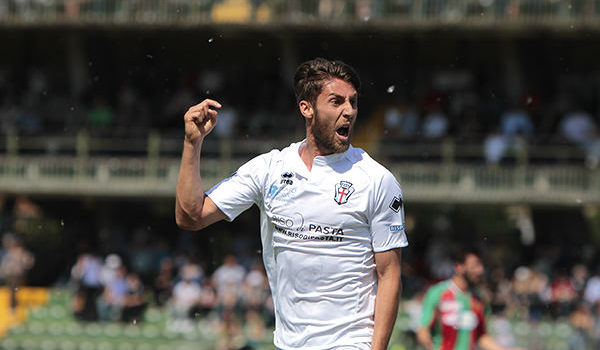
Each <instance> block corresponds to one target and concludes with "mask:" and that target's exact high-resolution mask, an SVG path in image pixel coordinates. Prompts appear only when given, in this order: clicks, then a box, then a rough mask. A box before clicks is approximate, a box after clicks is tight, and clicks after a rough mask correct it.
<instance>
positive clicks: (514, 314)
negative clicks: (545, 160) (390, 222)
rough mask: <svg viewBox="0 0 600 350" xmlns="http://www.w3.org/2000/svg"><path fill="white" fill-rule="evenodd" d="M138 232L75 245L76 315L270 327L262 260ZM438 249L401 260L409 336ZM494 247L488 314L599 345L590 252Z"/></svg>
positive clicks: (251, 333) (439, 244) (25, 257)
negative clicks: (561, 326) (160, 315)
mask: <svg viewBox="0 0 600 350" xmlns="http://www.w3.org/2000/svg"><path fill="white" fill-rule="evenodd" d="M140 236H144V235H138V236H137V237H138V238H136V239H134V242H132V243H131V244H130V247H131V249H130V250H128V251H127V252H124V251H121V250H118V249H117V250H115V252H110V253H106V252H105V253H95V252H94V251H93V250H91V249H82V250H83V252H82V253H80V254H79V255H78V256H77V258H76V261H75V262H74V264H73V265H72V266H71V268H70V272H69V274H68V278H66V279H65V283H67V286H69V288H70V289H71V290H72V300H71V305H70V306H71V310H72V312H73V315H74V317H75V318H76V319H78V320H80V321H82V322H126V323H134V324H135V323H138V322H143V320H144V314H145V312H146V311H147V310H148V308H150V307H152V308H160V309H161V310H164V312H165V314H166V315H168V320H167V327H168V328H169V329H170V330H171V331H173V332H179V333H187V332H192V331H196V330H197V329H198V324H199V323H202V325H203V327H205V329H211V330H212V331H211V332H213V333H214V334H218V335H219V336H218V339H219V341H220V342H222V343H223V344H221V346H222V347H221V348H223V349H225V348H231V347H232V346H233V347H234V348H241V347H242V346H243V345H250V346H251V345H252V344H258V343H260V342H261V341H265V339H269V337H270V336H269V334H270V332H271V330H272V327H273V326H274V316H273V301H272V299H271V295H270V291H269V284H268V280H267V277H266V274H265V271H264V268H263V266H262V263H261V262H260V261H259V260H257V259H258V257H256V256H255V257H254V258H251V257H250V254H249V253H248V252H247V251H248V246H246V244H243V245H244V246H245V248H242V251H245V253H242V254H239V253H236V254H225V255H224V256H223V258H222V261H221V262H220V263H218V264H213V265H210V264H207V262H206V259H205V258H206V257H205V256H203V255H202V254H199V253H192V252H191V251H190V250H188V251H187V252H186V251H185V250H182V251H180V252H178V253H176V250H174V249H173V248H168V247H165V246H163V244H162V243H161V242H160V241H153V240H150V239H149V237H147V239H141V238H139V237H140ZM2 242H3V249H2V250H1V251H0V277H2V281H3V282H4V283H5V284H7V285H11V286H20V285H26V284H27V281H26V277H27V272H28V270H29V269H31V267H32V265H33V264H34V262H35V259H34V257H33V255H32V254H31V253H30V252H29V251H28V250H27V249H26V248H25V247H24V244H23V242H22V240H21V239H20V238H19V237H18V236H17V235H15V234H12V233H5V234H4V235H3V237H2ZM445 246H447V244H444V243H443V240H439V241H436V242H435V244H431V245H429V246H428V247H427V248H426V249H425V252H424V254H423V255H422V257H421V255H419V256H420V257H419V258H418V259H415V258H414V257H413V258H411V255H414V254H408V255H407V258H406V259H405V260H404V262H403V294H402V298H403V301H402V305H401V309H400V312H402V313H404V314H406V315H408V316H409V319H410V322H411V324H410V329H409V330H408V331H409V333H412V332H414V331H415V330H416V329H417V327H418V320H419V319H420V313H421V304H422V301H423V296H424V293H425V291H426V289H427V288H428V287H429V286H431V285H432V284H433V283H436V282H438V281H441V280H444V279H446V278H449V277H450V276H451V275H452V273H453V270H452V269H453V265H452V263H451V261H450V259H449V257H448V255H447V254H445V251H446V250H445ZM503 249H504V248H503V247H502V246H498V247H491V248H488V250H487V251H486V254H485V255H484V256H485V259H484V262H485V264H486V279H485V282H484V284H482V286H481V287H482V290H483V292H484V296H485V298H486V299H487V300H488V302H489V305H490V306H491V311H492V313H493V315H495V316H497V317H501V318H503V319H506V320H512V321H525V322H528V323H529V324H534V325H535V324H537V323H539V322H543V321H561V322H568V323H569V324H570V327H571V329H572V332H571V333H570V334H569V344H570V346H571V349H587V348H598V346H600V269H598V265H597V263H596V261H597V257H596V256H595V254H596V253H595V251H594V249H593V248H591V246H588V247H587V248H586V249H584V251H583V253H582V254H581V255H580V260H573V259H568V260H565V258H564V256H561V248H560V247H558V246H552V247H550V248H545V250H544V249H541V250H540V251H538V252H537V253H536V254H535V259H534V260H533V261H532V262H531V263H530V264H523V260H521V259H518V258H516V257H517V256H518V255H519V253H518V252H516V251H514V252H513V253H512V254H513V255H502V254H503V253H502V251H503ZM409 253H410V252H409ZM501 256H504V258H502V257H501ZM210 266H212V268H211V267H210ZM206 327H208V328H206ZM493 331H494V332H497V330H493ZM497 335H498V336H499V337H500V338H502V334H499V333H497ZM506 337H507V338H506V339H505V341H506V342H507V343H506V344H505V345H507V346H508V345H514V344H510V334H507V335H506ZM507 339H508V340H507ZM232 344H235V346H234V345H232Z"/></svg>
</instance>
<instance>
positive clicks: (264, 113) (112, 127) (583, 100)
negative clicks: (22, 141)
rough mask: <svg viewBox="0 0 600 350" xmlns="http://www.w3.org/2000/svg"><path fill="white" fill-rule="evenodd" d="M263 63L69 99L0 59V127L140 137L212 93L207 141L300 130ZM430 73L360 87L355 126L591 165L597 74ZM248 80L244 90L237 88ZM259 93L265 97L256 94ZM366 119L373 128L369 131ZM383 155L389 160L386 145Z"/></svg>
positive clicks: (41, 73)
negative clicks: (421, 84)
mask: <svg viewBox="0 0 600 350" xmlns="http://www.w3.org/2000/svg"><path fill="white" fill-rule="evenodd" d="M263 69H264V67H263ZM267 71H268V70H262V71H261V70H255V71H252V70H248V71H244V72H240V71H237V70H235V71H231V72H229V73H228V71H227V69H225V68H223V69H214V70H205V71H202V72H200V71H196V72H188V73H186V74H184V75H181V76H180V77H179V79H174V81H175V83H174V84H172V86H169V87H164V86H160V85H157V82H156V81H149V80H148V77H150V76H152V75H153V73H152V71H147V70H145V71H143V72H142V71H140V72H139V75H137V76H135V75H134V76H133V77H132V78H131V79H128V80H127V81H126V82H124V83H122V84H120V85H119V86H118V88H117V89H116V90H114V91H112V90H111V92H110V93H106V92H102V91H103V90H98V89H90V90H89V91H87V92H86V93H84V94H83V95H82V96H80V97H78V98H72V97H69V94H68V93H67V91H65V90H64V89H61V88H60V86H59V85H57V84H56V80H57V79H58V77H56V76H53V75H52V74H51V73H50V72H48V71H45V70H41V69H32V70H29V71H28V76H27V81H26V83H25V84H23V85H22V86H21V88H22V90H19V89H18V87H17V86H12V85H11V84H10V83H9V82H10V81H11V74H10V73H9V71H8V70H6V69H1V67H0V133H1V134H4V135H6V134H9V133H13V134H20V135H61V134H62V135H69V134H71V135H73V134H74V133H76V132H77V131H78V130H82V129H86V130H88V131H89V132H90V133H91V134H92V135H105V136H109V135H110V136H116V137H128V138H133V137H146V136H147V135H148V133H149V131H150V130H160V133H161V134H162V135H165V136H169V135H179V133H180V128H181V125H180V124H181V116H182V114H183V113H184V111H185V110H187V108H189V107H190V106H192V105H194V104H196V103H197V102H198V101H201V100H202V99H203V98H205V97H212V98H217V99H219V100H220V101H221V102H222V103H223V105H224V106H225V107H224V108H223V109H222V110H221V111H220V114H219V118H220V119H219V123H218V124H217V128H216V129H215V132H214V135H213V137H214V138H215V139H218V138H239V137H245V138H249V137H250V138H260V139H263V140H269V139H276V138H279V137H282V135H284V136H285V135H288V136H286V137H289V135H296V134H300V133H301V130H302V127H303V126H302V123H301V122H300V118H299V117H298V115H297V113H296V111H295V109H294V105H295V104H294V100H293V96H292V94H291V89H289V88H286V89H281V88H279V87H280V86H281V84H283V83H282V81H281V80H280V78H279V77H278V76H277V75H276V74H273V73H274V72H272V71H271V72H270V73H267ZM431 79H432V83H431V86H430V87H429V89H428V90H426V92H425V93H424V94H423V96H410V94H408V93H406V92H405V91H395V90H400V89H399V88H396V87H395V86H393V85H392V86H388V87H387V88H386V87H384V86H380V87H378V88H377V87H376V88H377V89H381V90H382V91H375V90H369V91H364V94H363V95H364V96H363V98H362V100H363V101H364V103H365V104H364V105H366V110H365V112H363V114H361V118H360V119H359V121H358V126H357V133H358V134H360V133H361V132H363V133H368V134H369V135H370V136H371V137H375V138H376V141H377V142H381V143H382V144H383V145H386V146H394V145H397V144H401V145H402V144H405V143H436V142H441V140H444V139H445V138H447V137H451V138H452V139H453V140H454V141H455V142H457V143H458V144H461V143H462V144H477V145H480V147H481V148H482V149H483V154H484V155H485V161H486V162H487V163H491V164H496V163H500V162H502V161H503V159H505V158H506V157H507V156H510V155H514V154H517V153H518V152H519V151H520V150H523V149H524V148H525V147H526V146H527V145H537V146H540V145H541V146H543V145H566V146H571V147H573V148H576V149H580V150H581V152H582V153H583V154H585V157H587V159H586V161H587V163H588V165H591V166H592V167H595V166H597V164H598V163H599V160H600V132H599V124H600V119H599V118H600V111H599V110H598V106H597V105H596V103H595V102H594V101H595V97H596V95H597V91H599V90H600V81H596V80H590V79H585V77H584V76H583V75H576V74H573V75H572V76H570V79H568V81H567V82H565V81H562V80H560V79H559V80H557V82H556V84H557V87H556V89H555V91H554V93H552V94H551V95H541V94H538V93H537V92H536V91H533V90H532V91H529V92H525V93H523V94H522V95H521V96H513V97H511V96H508V95H503V94H502V93H501V91H502V90H498V91H497V92H491V93H485V92H483V90H477V86H476V85H474V84H473V83H472V80H473V79H475V77H474V76H473V73H472V72H462V73H459V74H458V73H457V74H448V73H447V72H446V73H440V74H438V75H435V74H434V76H433V77H432V78H431ZM258 80H266V81H268V82H269V83H268V84H258V85H256V86H253V87H250V86H249V85H247V84H248V83H243V82H252V81H258ZM563 80H564V79H563ZM240 81H242V82H240ZM470 82H471V83H470ZM250 88H251V89H252V91H253V93H252V96H249V95H248V94H247V93H246V92H245V91H248V90H247V89H250ZM369 89H374V88H372V87H369ZM490 91H495V90H493V89H492V88H490ZM496 94H497V95H496ZM265 100H266V101H269V103H262V102H261V101H265ZM148 115H152V117H151V118H148ZM242 115H243V117H242ZM372 126H375V127H377V132H375V133H372V132H371V131H372V130H373V128H372ZM388 148H389V149H392V150H393V147H388ZM387 156H389V157H390V158H394V154H393V151H389V152H388V153H387ZM392 160H393V159H392Z"/></svg>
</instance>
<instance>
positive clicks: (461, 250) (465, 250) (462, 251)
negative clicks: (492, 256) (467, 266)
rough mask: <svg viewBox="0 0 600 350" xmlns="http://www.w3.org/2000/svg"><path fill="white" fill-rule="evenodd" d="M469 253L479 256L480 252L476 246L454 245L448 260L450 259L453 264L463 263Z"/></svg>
mask: <svg viewBox="0 0 600 350" xmlns="http://www.w3.org/2000/svg"><path fill="white" fill-rule="evenodd" d="M469 255H475V256H476V257H478V258H481V253H480V252H479V249H477V248H476V247H473V246H456V247H454V248H453V249H452V250H451V252H450V260H452V263H454V264H464V262H465V261H466V260H467V256H469Z"/></svg>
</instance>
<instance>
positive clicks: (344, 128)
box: [335, 125, 350, 138]
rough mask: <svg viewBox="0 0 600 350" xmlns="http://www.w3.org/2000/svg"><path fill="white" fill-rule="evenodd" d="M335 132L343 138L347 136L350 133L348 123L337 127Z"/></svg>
mask: <svg viewBox="0 0 600 350" xmlns="http://www.w3.org/2000/svg"><path fill="white" fill-rule="evenodd" d="M335 132H336V133H337V134H338V135H339V136H342V137H344V138H347V137H348V135H349V134H350V125H343V126H340V127H339V128H337V129H336V130H335Z"/></svg>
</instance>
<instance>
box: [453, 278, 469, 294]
mask: <svg viewBox="0 0 600 350" xmlns="http://www.w3.org/2000/svg"><path fill="white" fill-rule="evenodd" d="M452 282H454V284H455V285H456V287H458V289H460V290H461V291H462V292H463V293H466V292H468V291H469V284H468V283H467V281H465V279H464V278H462V277H461V276H454V277H452Z"/></svg>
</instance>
